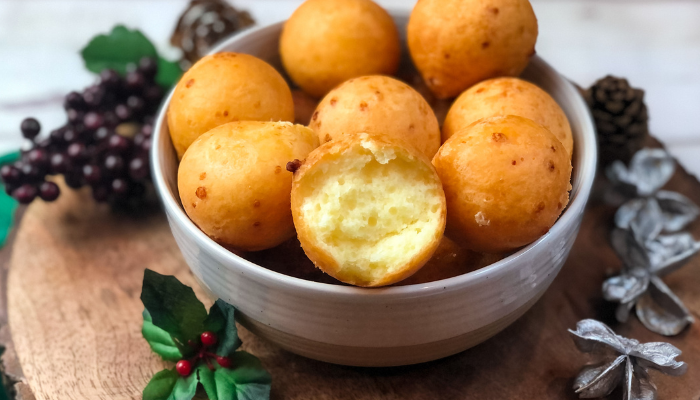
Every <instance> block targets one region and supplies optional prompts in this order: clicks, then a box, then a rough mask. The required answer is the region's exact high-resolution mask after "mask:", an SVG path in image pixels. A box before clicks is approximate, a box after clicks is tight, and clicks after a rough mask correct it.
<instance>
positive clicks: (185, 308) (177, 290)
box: [141, 269, 207, 355]
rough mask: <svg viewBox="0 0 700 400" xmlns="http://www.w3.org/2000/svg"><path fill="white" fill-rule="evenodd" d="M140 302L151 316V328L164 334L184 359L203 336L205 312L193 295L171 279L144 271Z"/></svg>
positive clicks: (175, 280)
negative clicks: (155, 328)
mask: <svg viewBox="0 0 700 400" xmlns="http://www.w3.org/2000/svg"><path fill="white" fill-rule="evenodd" d="M141 301H142V302H143V305H144V307H146V311H148V313H149V314H150V316H151V319H152V322H153V325H155V326H157V327H158V328H160V329H162V330H164V331H165V332H167V333H168V334H169V335H170V337H171V338H172V339H173V340H174V342H175V344H176V345H177V347H178V348H179V349H180V351H181V352H182V353H183V354H184V355H187V354H188V353H189V351H191V347H190V346H187V342H188V341H190V340H192V341H196V340H198V338H199V335H200V334H201V333H202V332H204V323H203V322H204V320H205V319H206V318H207V310H206V309H205V308H204V304H202V302H201V301H199V299H197V296H195V294H194V291H193V290H192V288H190V287H189V286H185V285H183V284H182V283H180V281H179V280H177V278H175V277H174V276H166V275H161V274H159V273H157V272H154V271H151V270H150V269H147V270H146V271H145V272H144V275H143V288H142V289H141Z"/></svg>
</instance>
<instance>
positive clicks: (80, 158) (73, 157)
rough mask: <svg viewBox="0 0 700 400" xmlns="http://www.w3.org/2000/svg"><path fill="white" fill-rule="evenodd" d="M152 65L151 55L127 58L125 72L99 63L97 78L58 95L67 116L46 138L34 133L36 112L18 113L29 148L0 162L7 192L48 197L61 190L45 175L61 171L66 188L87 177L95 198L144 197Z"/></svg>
mask: <svg viewBox="0 0 700 400" xmlns="http://www.w3.org/2000/svg"><path fill="white" fill-rule="evenodd" d="M157 72H158V64H157V61H156V60H155V59H153V58H143V59H141V61H140V62H139V63H138V65H133V64H132V65H130V66H129V67H128V68H127V73H126V75H125V76H121V75H120V74H119V73H117V72H116V71H114V70H111V69H106V70H104V71H102V73H100V77H99V81H98V83H97V84H95V85H93V86H89V87H88V88H86V89H85V90H83V92H82V93H78V92H71V93H69V94H68V95H67V96H66V97H65V102H64V108H65V110H66V114H67V117H68V121H67V123H66V124H65V125H64V126H62V127H60V128H58V129H55V130H53V131H51V133H50V134H49V136H48V137H47V138H44V139H41V140H39V139H38V135H39V132H40V130H41V126H40V125H39V122H38V121H37V120H36V119H34V118H27V119H25V120H24V121H22V124H21V127H20V129H21V131H22V135H23V136H24V137H25V138H26V139H28V140H29V141H31V148H29V149H28V150H22V152H21V159H20V160H19V161H17V162H15V163H14V164H12V165H5V166H3V167H2V168H0V177H1V178H2V180H3V182H4V183H5V188H6V191H7V193H8V194H9V195H11V196H12V197H14V198H15V199H17V201H19V202H20V203H22V204H28V203H31V202H32V201H33V200H34V199H35V198H36V197H40V198H41V199H42V200H44V201H53V200H55V199H56V198H58V196H59V194H60V190H59V187H58V185H56V184H55V183H53V182H51V181H47V180H46V177H47V176H49V175H58V174H62V175H63V176H64V179H65V182H66V185H68V186H69V187H71V188H74V189H77V188H80V187H82V186H84V185H89V186H90V187H91V188H92V196H93V197H94V199H95V200H96V201H98V202H105V201H115V202H120V201H129V200H139V199H141V198H143V195H144V193H145V190H146V187H145V185H146V184H147V183H148V181H149V180H150V171H149V163H148V154H149V150H150V148H151V135H152V133H153V116H154V114H155V113H156V111H157V109H158V106H159V105H160V103H161V100H162V99H163V95H164V92H163V89H162V88H161V87H160V86H159V85H158V84H157V83H156V82H155V76H156V73H157ZM128 127H132V128H133V129H128ZM120 128H121V129H120ZM129 131H131V132H130V134H125V133H124V132H129ZM118 132H119V133H118Z"/></svg>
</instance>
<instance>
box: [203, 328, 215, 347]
mask: <svg viewBox="0 0 700 400" xmlns="http://www.w3.org/2000/svg"><path fill="white" fill-rule="evenodd" d="M200 338H201V339H202V344H203V345H205V346H207V347H211V346H213V345H215V344H216V339H217V338H216V334H215V333H214V332H209V331H206V332H204V333H202V336H200Z"/></svg>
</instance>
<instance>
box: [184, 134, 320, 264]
mask: <svg viewBox="0 0 700 400" xmlns="http://www.w3.org/2000/svg"><path fill="white" fill-rule="evenodd" d="M316 146H318V139H317V138H316V135H315V134H314V133H313V131H312V130H311V129H309V128H306V127H304V126H302V125H293V124H292V123H291V122H255V121H244V122H231V123H228V124H224V125H221V126H219V127H217V128H214V129H212V130H211V131H209V132H207V133H205V134H204V135H202V136H200V137H199V138H198V139H197V140H196V141H195V142H194V143H192V145H191V146H190V148H189V149H187V151H186V152H185V155H184V156H183V157H182V161H181V162H180V167H179V169H178V176H177V178H178V182H177V183H178V190H179V192H180V200H181V201H182V206H183V207H184V209H185V212H186V213H187V215H188V216H189V217H190V219H191V220H192V222H194V223H195V224H197V226H199V228H200V229H201V230H202V231H203V232H204V233H205V234H207V235H208V236H209V237H211V238H212V239H214V240H215V241H217V242H218V243H220V244H222V245H224V246H228V247H231V248H233V249H236V250H242V251H257V250H263V249H267V248H270V247H274V246H277V245H278V244H280V243H282V242H284V241H285V240H287V239H289V238H290V237H292V236H294V225H293V223H292V213H291V211H290V192H291V188H292V174H291V173H290V172H288V171H287V170H286V165H287V162H289V161H292V160H294V159H304V158H305V157H306V156H307V155H308V154H309V153H310V152H311V150H313V149H314V148H316Z"/></svg>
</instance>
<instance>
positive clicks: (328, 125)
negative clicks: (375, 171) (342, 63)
mask: <svg viewBox="0 0 700 400" xmlns="http://www.w3.org/2000/svg"><path fill="white" fill-rule="evenodd" d="M309 128H311V129H313V130H314V132H316V134H318V139H319V142H320V143H325V142H328V141H330V140H332V139H336V138H338V137H339V136H341V135H345V134H348V133H360V132H369V133H381V134H384V135H387V136H389V137H396V138H399V139H402V140H404V141H406V142H407V143H408V144H410V145H413V146H414V147H415V148H416V149H417V150H419V151H421V152H422V153H423V154H425V155H426V156H427V157H429V158H432V157H433V156H434V155H435V153H437V150H438V148H440V126H439V125H438V121H437V118H436V117H435V114H434V113H433V110H432V109H431V108H430V105H429V104H428V102H426V101H425V99H424V98H423V96H421V95H420V94H419V93H418V92H416V91H415V90H414V89H413V88H412V87H410V86H408V85H407V84H405V83H403V82H401V81H398V80H396V79H393V78H389V77H387V76H380V75H373V76H363V77H361V78H355V79H350V80H349V81H347V82H345V83H343V84H342V85H340V86H338V87H337V88H335V89H333V90H331V91H330V93H328V94H327V95H326V97H324V98H323V100H321V103H319V105H318V107H316V111H315V112H314V114H313V116H312V118H311V123H310V124H309Z"/></svg>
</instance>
